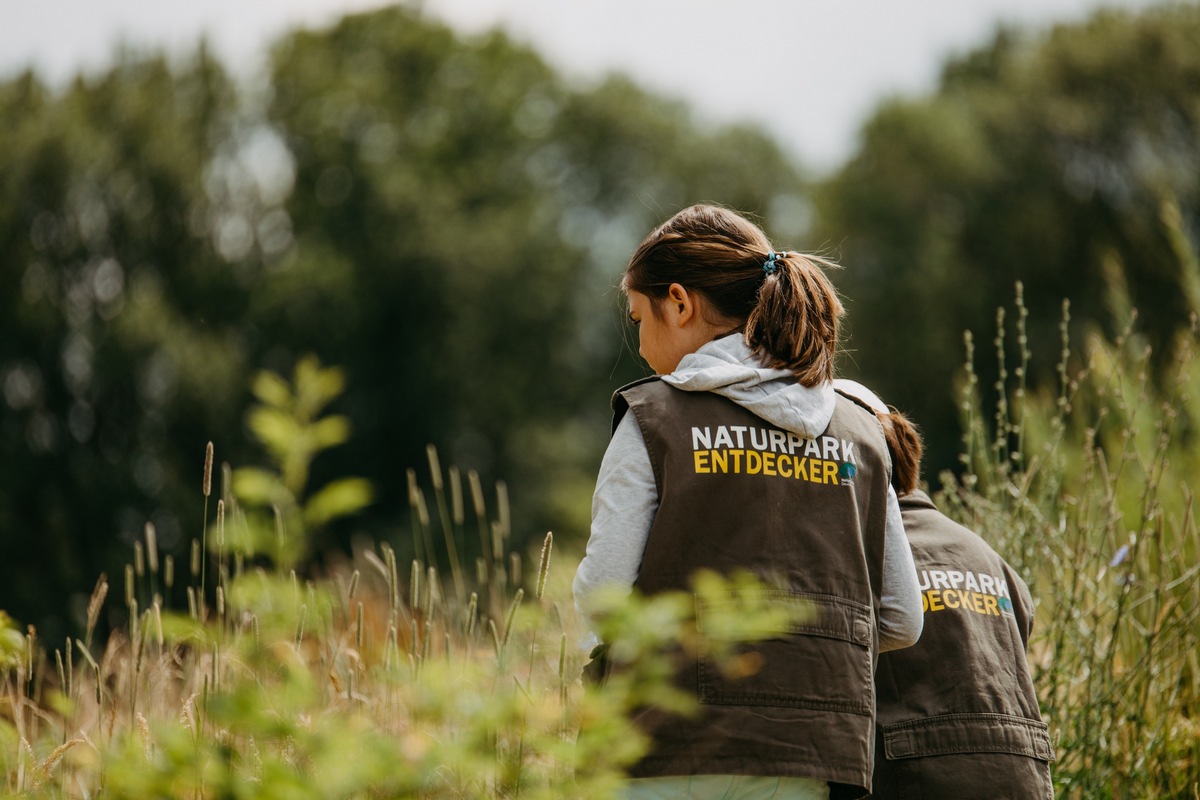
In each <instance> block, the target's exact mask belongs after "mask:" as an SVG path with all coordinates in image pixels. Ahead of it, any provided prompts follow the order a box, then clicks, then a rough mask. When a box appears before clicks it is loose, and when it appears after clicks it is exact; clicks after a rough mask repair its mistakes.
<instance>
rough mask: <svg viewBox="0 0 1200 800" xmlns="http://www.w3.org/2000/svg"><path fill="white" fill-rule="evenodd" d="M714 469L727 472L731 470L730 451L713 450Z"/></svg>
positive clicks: (714, 470)
mask: <svg viewBox="0 0 1200 800" xmlns="http://www.w3.org/2000/svg"><path fill="white" fill-rule="evenodd" d="M711 452H712V471H713V472H720V473H726V472H729V452H728V451H726V450H712V451H711Z"/></svg>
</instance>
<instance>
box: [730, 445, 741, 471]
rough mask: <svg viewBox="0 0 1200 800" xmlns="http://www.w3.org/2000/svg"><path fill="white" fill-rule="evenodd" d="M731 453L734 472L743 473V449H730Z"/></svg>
mask: <svg viewBox="0 0 1200 800" xmlns="http://www.w3.org/2000/svg"><path fill="white" fill-rule="evenodd" d="M729 454H730V455H731V456H733V474H734V475H740V474H741V473H742V451H741V450H730V451H729Z"/></svg>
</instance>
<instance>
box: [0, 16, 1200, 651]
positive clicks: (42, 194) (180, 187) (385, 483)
mask: <svg viewBox="0 0 1200 800" xmlns="http://www.w3.org/2000/svg"><path fill="white" fill-rule="evenodd" d="M1197 40H1200V9H1197V7H1196V6H1194V5H1180V6H1164V7H1162V8H1159V9H1151V10H1148V11H1146V12H1144V13H1141V14H1137V15H1132V14H1126V13H1117V12H1105V13H1101V14H1099V15H1097V16H1095V17H1094V18H1093V19H1091V20H1090V21H1088V22H1086V23H1083V24H1081V25H1075V26H1061V27H1058V28H1055V29H1054V30H1052V31H1050V32H1046V33H1030V32H1021V31H1011V30H1006V31H1000V32H998V33H997V34H996V36H995V38H994V40H993V41H992V42H991V43H989V44H988V45H986V46H984V47H982V48H979V49H978V50H976V51H974V52H970V53H965V54H962V55H960V56H957V57H955V58H954V59H952V60H951V61H950V62H948V63H947V64H946V66H945V68H944V73H943V79H942V82H941V85H940V87H939V88H938V90H937V91H936V92H935V93H934V94H932V95H931V96H929V97H924V98H902V99H897V100H894V101H891V102H889V103H887V104H885V105H883V106H882V107H881V108H879V109H878V110H877V111H876V112H875V113H874V114H873V115H872V117H871V118H870V119H869V120H867V121H866V123H865V125H864V127H863V132H862V141H861V144H860V146H859V148H858V151H857V152H856V154H855V155H854V156H853V157H852V158H851V159H850V161H849V162H848V163H847V164H846V165H844V166H843V167H842V168H840V169H839V170H837V171H836V172H834V173H833V174H832V175H829V176H825V177H823V178H822V179H820V180H814V179H813V178H812V176H809V175H807V174H806V173H805V171H804V170H803V168H802V166H801V165H798V164H796V163H794V161H793V160H792V159H791V158H789V157H788V156H787V155H786V154H785V153H784V151H783V150H782V149H781V147H780V146H779V144H778V143H776V142H774V141H772V140H771V139H769V138H768V137H767V136H766V135H765V134H764V133H762V132H761V131H758V130H755V129H752V128H749V127H729V128H721V129H713V128H707V127H704V126H702V125H700V124H698V123H697V122H696V121H695V120H694V119H693V118H692V117H691V116H690V114H689V111H688V109H687V108H686V107H685V106H683V105H682V104H680V103H677V102H674V101H671V100H669V99H665V98H662V97H656V96H653V95H650V94H647V93H646V92H644V91H643V90H641V89H640V88H639V87H638V86H636V85H635V84H633V83H631V82H630V81H629V80H628V79H626V78H623V77H620V76H612V77H610V78H608V79H605V80H603V81H601V82H599V83H597V84H594V85H578V84H572V83H570V82H569V81H567V80H565V79H564V78H563V77H562V76H560V75H558V74H557V73H556V72H555V71H554V70H552V69H551V68H550V67H549V66H547V64H546V63H545V62H544V61H543V60H542V59H541V58H539V57H538V55H537V54H536V53H533V52H531V51H530V50H528V49H527V48H525V47H523V46H520V45H517V44H515V43H514V42H512V41H511V40H509V39H508V38H507V37H506V36H505V35H503V34H501V33H487V34H483V35H479V36H461V35H458V34H455V33H454V32H452V31H451V30H449V29H448V28H446V27H444V26H442V25H441V24H439V23H436V22H433V21H431V20H429V19H427V18H425V17H423V16H422V15H421V14H420V13H419V12H417V11H414V10H411V9H408V8H404V7H398V8H392V9H386V10H382V11H378V12H373V13H370V14H362V15H355V16H350V17H347V18H345V19H343V20H342V21H340V22H338V23H337V24H336V25H334V26H332V27H330V28H328V29H326V30H320V31H297V32H294V33H292V34H289V35H287V36H285V37H283V38H282V39H281V40H279V41H278V42H276V43H275V45H274V47H273V50H272V54H271V61H270V68H269V70H268V73H267V74H266V75H265V76H263V77H262V78H261V79H260V80H256V81H240V80H235V79H234V78H232V77H231V76H230V75H229V74H228V73H227V72H226V71H225V69H224V68H223V67H222V65H221V64H219V63H218V62H217V61H216V60H214V59H213V58H212V56H211V55H210V54H208V53H207V52H206V51H205V50H204V48H203V47H200V48H198V49H197V51H196V52H195V53H193V54H192V55H190V56H189V57H187V58H185V59H183V60H180V61H171V60H169V59H168V58H167V57H166V56H155V55H149V56H133V55H124V56H121V57H120V58H119V59H118V60H117V61H116V62H115V63H114V64H113V65H112V66H111V67H110V68H108V69H107V70H105V71H103V72H99V73H95V74H88V75H81V76H80V77H79V78H78V79H76V80H75V81H73V82H72V83H71V84H70V85H68V86H65V87H52V86H48V85H46V84H45V83H44V82H43V81H42V80H41V79H40V78H39V77H38V76H37V75H36V74H24V75H20V76H16V77H14V78H11V79H9V80H7V81H6V82H4V83H3V84H0V114H2V116H3V118H4V119H5V120H8V121H11V122H10V124H7V125H5V126H3V127H0V539H2V542H3V544H2V546H3V552H4V560H3V573H2V574H3V578H4V580H3V584H2V585H3V586H4V590H3V592H2V593H0V608H4V609H6V610H7V611H8V612H10V613H11V614H12V615H13V616H14V617H15V618H16V619H18V620H21V621H22V622H32V623H35V624H37V625H38V627H39V630H40V631H41V632H42V635H43V638H44V639H45V640H48V641H50V640H53V641H59V640H61V639H62V637H63V636H64V635H66V634H68V633H74V632H76V631H77V630H78V629H80V628H81V627H82V626H83V620H84V612H85V608H86V603H87V596H86V594H85V592H86V590H87V588H88V587H90V586H92V585H93V583H94V581H95V577H96V574H97V573H98V572H100V571H106V572H108V573H109V574H112V575H116V574H118V573H119V572H120V571H121V569H122V568H123V565H124V563H125V562H126V561H127V560H128V553H129V548H130V547H131V546H132V544H133V542H135V541H137V540H139V539H140V537H141V535H142V530H143V525H144V523H145V522H146V521H147V520H149V521H152V522H153V523H154V524H155V527H156V530H157V535H158V543H159V546H160V547H161V548H162V549H163V551H164V552H167V553H173V554H174V555H175V557H176V559H177V560H178V561H179V563H180V564H182V563H184V562H185V561H186V559H187V556H188V552H189V547H190V543H191V540H193V539H198V538H200V537H201V535H202V531H203V528H202V518H203V517H202V513H203V512H202V508H201V502H202V501H201V499H200V498H199V497H198V494H197V492H196V491H195V488H196V485H197V483H198V482H199V475H200V470H201V458H202V455H201V454H202V453H203V451H204V445H205V442H206V441H208V440H210V439H212V440H215V441H216V444H217V450H218V452H219V453H220V454H221V457H222V460H223V461H227V462H228V463H230V464H231V465H233V466H235V467H241V466H248V465H252V464H254V463H259V461H260V456H259V454H258V452H257V451H256V450H255V449H254V447H253V446H252V445H251V444H249V443H248V437H247V436H246V429H245V416H244V414H245V409H246V407H247V406H248V405H249V404H250V402H251V396H250V394H249V393H248V391H247V389H246V387H248V386H250V385H251V380H250V378H251V375H252V374H254V373H255V372H256V371H257V370H258V369H260V368H266V369H270V370H273V371H275V372H278V373H281V374H291V373H292V371H293V368H294V367H295V365H296V364H297V363H298V362H299V361H301V359H302V358H303V357H304V356H305V355H306V354H310V353H311V354H314V355H315V356H317V357H318V358H319V359H320V361H321V362H323V363H326V364H337V365H339V366H340V367H342V368H344V370H345V376H346V378H347V380H348V383H349V385H350V386H351V387H352V390H351V391H350V392H348V393H347V394H346V395H345V396H344V397H342V398H340V399H338V400H336V401H335V404H334V408H333V409H332V411H333V412H335V413H336V414H338V415H341V416H344V418H345V419H346V421H347V424H348V425H349V426H350V427H352V428H353V430H354V431H355V435H354V436H353V437H352V438H350V439H348V440H346V441H345V443H344V444H340V445H339V446H337V447H331V448H330V449H328V450H326V451H324V452H322V453H321V455H320V457H319V458H317V459H316V460H315V461H314V463H313V466H312V475H311V476H310V477H311V480H312V485H314V486H322V485H325V484H328V483H329V481H330V479H331V478H333V477H335V476H338V477H340V476H345V475H358V476H361V477H363V478H365V479H366V480H368V481H369V482H370V483H371V484H372V485H373V486H374V489H375V494H374V500H373V502H372V504H371V505H369V506H368V507H366V508H365V509H364V510H363V511H362V512H361V513H360V514H359V515H358V516H357V517H356V518H354V519H345V518H340V519H336V520H333V521H332V523H331V524H329V525H327V526H323V527H321V528H319V530H318V532H317V536H316V538H315V540H313V541H312V542H311V550H310V554H311V556H312V558H315V559H317V560H318V561H319V560H320V559H321V558H323V557H324V555H325V554H326V553H328V552H330V551H331V550H333V551H337V550H339V549H341V550H344V549H347V548H348V546H349V544H350V540H351V538H352V537H353V536H355V535H359V534H361V535H363V536H367V537H371V538H373V539H376V540H379V541H387V542H391V543H393V544H394V546H395V547H396V548H397V549H398V550H399V551H400V552H401V561H402V563H403V562H404V559H405V558H406V556H407V555H410V554H411V553H409V552H408V550H409V549H411V544H410V543H411V542H412V536H411V532H410V524H409V520H410V514H409V508H408V499H409V493H408V490H407V485H406V470H407V469H408V468H409V467H412V466H414V465H419V464H422V463H423V462H424V460H425V447H426V445H427V444H429V443H434V444H436V445H437V446H438V447H439V448H440V450H441V451H442V452H443V454H444V455H445V457H446V459H447V462H448V463H455V464H458V465H461V466H462V467H463V468H464V469H473V470H477V471H478V472H479V473H480V474H481V475H482V476H483V477H484V482H485V483H489V484H490V481H492V480H493V479H496V478H502V479H504V480H506V481H507V482H508V483H509V484H510V486H511V488H512V492H511V496H512V497H513V503H514V505H513V508H512V519H513V520H514V523H513V525H512V532H513V536H514V537H515V540H516V541H515V542H514V546H515V547H517V548H518V549H519V547H520V546H521V544H522V543H523V542H524V541H525V540H526V539H528V538H530V537H533V538H535V539H537V538H540V536H541V535H542V534H543V533H544V531H545V530H547V529H553V530H555V531H556V533H557V535H558V537H559V542H560V543H563V544H564V545H566V546H568V547H569V546H570V543H571V542H572V541H574V542H576V543H578V542H580V541H581V540H582V538H583V537H584V536H585V535H586V519H587V513H588V498H589V495H590V490H591V483H592V479H593V477H594V474H595V468H596V466H597V464H598V460H599V456H600V453H601V452H602V449H603V445H604V442H605V439H606V436H607V433H608V410H607V402H606V400H607V397H608V396H609V393H610V392H611V390H612V389H614V388H615V387H616V386H618V385H620V384H621V383H623V382H625V381H627V380H629V379H631V378H634V377H638V376H640V375H642V374H644V367H643V366H642V365H641V364H640V363H638V359H637V358H636V354H635V353H634V352H633V351H632V349H631V348H629V347H628V346H627V345H628V340H629V335H628V333H627V332H626V331H625V328H624V323H623V317H624V313H623V310H622V309H621V307H620V299H619V296H618V293H617V292H616V290H615V289H614V286H615V283H616V281H617V279H618V276H619V274H620V270H621V268H622V266H623V264H624V260H625V258H626V257H627V256H628V254H629V252H630V251H631V250H632V248H633V246H634V245H635V244H636V242H637V241H638V240H639V239H640V237H641V236H642V235H643V234H644V233H645V232H646V231H647V230H649V229H650V228H651V227H652V226H653V225H654V224H656V223H657V222H658V221H660V220H661V219H662V218H664V217H665V216H667V215H669V214H670V213H672V212H673V211H675V210H676V209H677V208H679V207H680V206H682V205H684V204H687V203H690V202H699V201H717V202H721V203H724V204H726V205H729V206H732V207H735V208H738V209H741V210H744V211H748V212H751V213H753V214H756V215H758V218H759V219H760V220H761V221H762V222H763V224H764V225H765V226H766V228H767V230H768V231H769V232H770V233H771V235H772V236H773V237H774V238H775V240H776V241H777V242H778V243H779V244H780V245H781V246H785V247H794V248H797V249H809V250H822V251H825V252H827V253H829V254H831V255H833V256H834V257H835V258H837V259H838V260H840V261H841V262H843V263H844V264H845V269H844V270H842V271H841V272H839V273H838V274H836V275H835V276H834V278H835V281H836V282H837V284H838V285H839V287H840V288H841V290H842V291H843V293H844V295H845V296H846V298H847V300H848V309H849V328H850V334H851V335H850V338H849V339H848V341H847V349H848V353H847V357H846V358H845V359H844V361H843V371H844V372H845V373H846V374H848V375H850V376H856V377H861V378H862V379H863V380H865V381H866V382H867V383H868V384H870V385H872V386H874V387H876V388H878V390H879V392H880V394H881V395H882V396H884V397H885V398H887V399H888V400H889V401H890V402H893V403H895V404H896V405H897V406H899V407H900V408H902V409H904V410H906V411H908V412H910V413H911V414H912V415H913V416H914V418H915V419H916V421H917V422H918V423H919V424H920V425H921V426H922V428H923V429H924V431H925V433H926V436H927V439H928V440H929V442H930V445H931V452H930V458H929V461H928V468H927V475H930V476H932V475H936V473H937V472H939V471H941V470H942V469H944V468H951V467H952V468H955V469H958V468H959V465H958V463H957V461H956V456H957V453H958V450H959V445H958V443H959V441H960V437H961V427H960V424H959V420H958V415H959V411H958V409H957V407H956V406H955V405H954V403H955V399H954V398H955V395H954V392H953V390H952V389H953V382H954V378H955V376H956V375H957V374H958V373H959V369H960V365H961V364H962V361H963V345H962V332H963V331H964V330H966V329H973V330H976V331H979V332H983V331H987V330H991V329H992V328H993V327H994V323H993V321H992V320H993V314H994V309H995V308H996V307H997V306H1000V305H1002V304H1004V303H1005V302H1006V301H1007V300H1008V299H1009V298H1010V297H1011V295H1012V290H1013V285H1014V282H1015V281H1016V280H1018V279H1020V280H1021V281H1022V282H1023V285H1024V289H1025V299H1026V305H1027V307H1028V309H1029V310H1030V318H1029V321H1028V336H1029V339H1030V340H1032V341H1033V342H1035V343H1042V344H1044V343H1046V342H1056V341H1057V338H1058V333H1057V327H1056V326H1057V324H1058V319H1059V313H1058V312H1059V307H1060V303H1061V300H1062V299H1063V298H1064V297H1070V298H1071V300H1072V303H1073V305H1072V309H1073V312H1072V320H1073V322H1072V324H1073V325H1075V326H1076V332H1077V333H1078V332H1082V331H1084V330H1087V329H1091V328H1093V327H1098V328H1099V329H1100V330H1103V331H1107V332H1108V333H1109V334H1112V333H1114V332H1115V331H1117V330H1119V329H1121V328H1122V327H1123V326H1124V325H1125V324H1126V322H1127V321H1128V319H1129V317H1130V316H1131V313H1132V312H1131V307H1132V306H1134V305H1136V306H1137V307H1138V308H1139V309H1140V310H1141V321H1142V325H1143V327H1144V329H1145V331H1146V333H1145V335H1146V336H1147V337H1148V340H1149V342H1150V343H1151V344H1153V345H1155V350H1154V352H1155V353H1159V354H1162V355H1161V358H1162V359H1167V360H1169V358H1170V354H1171V352H1172V348H1173V342H1174V341H1175V338H1174V335H1173V333H1174V331H1176V330H1177V329H1179V328H1181V327H1183V326H1185V325H1186V324H1187V319H1186V310H1187V308H1188V307H1189V305H1188V302H1189V299H1191V298H1195V297H1196V296H1197V295H1198V294H1200V292H1197V289H1196V287H1195V286H1194V285H1192V284H1190V283H1188V282H1187V280H1185V279H1184V278H1183V277H1181V276H1182V275H1183V274H1184V273H1183V272H1182V271H1181V269H1180V264H1181V255H1180V253H1182V252H1185V251H1186V248H1181V246H1180V243H1181V242H1183V243H1184V244H1186V243H1188V242H1195V241H1196V239H1197V228H1198V211H1197V209H1198V186H1197V181H1198V180H1200V178H1198V177H1197V176H1200V169H1198V167H1200V164H1198V162H1200V130H1198V126H1200V51H1198V50H1197V48H1195V47H1194V46H1193V43H1194V42H1195V41H1197ZM1124 289H1127V291H1124ZM1032 349H1033V351H1034V353H1035V357H1034V359H1033V360H1032V361H1031V362H1030V363H1029V364H1028V365H1027V368H1028V375H1027V376H1025V377H1026V379H1027V380H1028V382H1029V384H1030V385H1031V386H1040V385H1049V384H1051V383H1053V379H1054V377H1055V374H1054V371H1053V365H1054V358H1053V355H1054V353H1056V350H1054V349H1050V350H1047V349H1046V348H1045V347H1033V348H1032ZM1047 352H1049V353H1050V354H1051V355H1050V356H1043V355H1041V354H1045V353H1047ZM1149 369H1150V371H1151V374H1155V372H1156V371H1157V370H1159V369H1161V362H1160V363H1158V364H1152V365H1150V367H1149ZM979 370H980V385H981V386H982V389H983V392H984V394H988V393H992V394H993V395H994V393H995V389H994V388H993V383H994V379H995V378H996V377H998V374H997V373H996V372H995V370H996V367H995V366H994V365H991V364H988V363H987V362H984V361H981V366H980V367H979ZM219 472H220V470H219V468H218V473H219ZM478 554H479V552H478V551H477V550H469V551H468V552H466V553H462V554H460V556H461V557H462V559H463V562H464V563H465V564H467V565H470V564H471V563H472V561H473V559H474V557H475V556H476V555H478ZM301 566H302V568H305V567H308V568H312V560H311V559H309V560H307V561H306V562H305V563H304V564H302V565H301ZM176 603H177V605H178V604H181V603H182V599H181V598H176ZM64 608H65V609H69V612H68V613H67V614H66V615H64V614H63V609H64ZM115 621H116V619H114V622H115ZM101 625H102V627H103V621H102V623H101Z"/></svg>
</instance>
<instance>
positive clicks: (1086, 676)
mask: <svg viewBox="0 0 1200 800" xmlns="http://www.w3.org/2000/svg"><path fill="white" fill-rule="evenodd" d="M1112 291H1115V292H1117V294H1118V295H1120V287H1119V286H1118V287H1116V288H1115V289H1112ZM1026 313H1027V312H1026V310H1025V308H1024V305H1023V301H1022V295H1021V289H1020V286H1019V285H1018V287H1017V324H1016V329H1015V333H1016V345H1017V358H1016V366H1015V367H1014V368H1013V371H1012V374H1011V375H1010V374H1009V372H1008V365H1007V364H1006V354H1007V352H1006V351H1007V347H1006V345H1007V341H1006V334H1005V330H1004V315H1003V312H1002V313H1001V315H1000V317H999V319H998V328H999V333H998V334H997V338H996V342H995V343H996V351H997V356H998V359H999V361H1000V368H999V375H1000V378H999V380H998V381H997V385H996V390H997V393H996V395H997V397H998V401H997V403H996V407H995V409H994V413H993V414H991V415H987V416H985V415H984V414H983V412H982V404H981V402H980V392H979V387H978V385H977V382H976V380H975V378H974V371H973V369H971V367H970V362H969V363H968V371H967V380H966V381H965V386H964V399H963V410H964V419H965V421H966V424H965V429H966V434H965V437H964V444H965V447H964V451H965V452H964V465H965V466H966V468H967V470H966V472H965V474H964V475H963V476H962V478H961V479H960V480H957V481H956V480H954V479H953V478H952V477H950V476H944V477H943V481H944V489H943V492H942V494H941V502H942V504H943V505H944V506H945V507H946V508H947V509H948V511H949V513H951V514H952V515H953V516H956V517H957V518H959V519H960V520H961V521H963V522H964V523H965V524H967V525H968V526H970V527H972V528H973V529H975V530H977V531H979V532H980V533H981V535H983V536H984V538H986V539H988V540H989V541H990V542H992V543H993V545H994V546H995V547H996V548H997V549H998V550H999V551H1000V552H1001V553H1003V554H1004V555H1005V556H1006V557H1007V558H1008V559H1009V560H1010V561H1011V562H1012V563H1013V564H1014V566H1015V567H1016V568H1017V569H1018V571H1019V572H1021V573H1022V574H1023V575H1024V576H1025V577H1026V579H1027V580H1028V582H1029V584H1030V588H1031V590H1032V592H1033V594H1034V597H1035V598H1036V600H1037V603H1038V610H1037V625H1036V628H1035V632H1034V637H1033V641H1032V642H1031V655H1032V664H1033V668H1034V671H1035V681H1036V684H1037V688H1038V692H1039V697H1040V700H1041V704H1042V710H1043V714H1044V716H1045V717H1046V719H1047V722H1048V723H1049V725H1050V728H1051V732H1052V735H1053V736H1054V737H1055V739H1056V745H1057V750H1058V754H1059V755H1058V761H1057V763H1056V764H1055V767H1054V777H1055V783H1056V785H1057V788H1058V791H1059V794H1060V796H1063V797H1079V798H1089V800H1090V799H1091V798H1103V797H1113V798H1125V797H1150V796H1153V797H1164V798H1191V797H1193V796H1194V793H1195V792H1196V790H1197V785H1198V783H1200V726H1198V725H1197V723H1196V721H1195V720H1196V719H1197V718H1198V717H1197V714H1198V712H1200V664H1198V662H1197V659H1198V655H1197V654H1198V653H1200V565H1198V564H1197V554H1198V552H1200V547H1198V545H1200V531H1198V530H1197V525H1196V520H1195V516H1194V514H1195V502H1194V501H1195V495H1194V489H1193V487H1194V485H1195V476H1196V475H1197V474H1198V472H1200V440H1198V439H1197V436H1196V432H1197V422H1200V409H1197V408H1196V407H1195V406H1194V404H1193V402H1194V398H1196V397H1198V396H1200V374H1197V372H1196V370H1195V367H1196V365H1197V353H1196V345H1197V343H1198V341H1200V340H1198V339H1197V330H1196V327H1195V324H1194V323H1193V325H1192V327H1191V328H1189V329H1186V330H1185V331H1183V332H1182V333H1181V334H1180V335H1179V340H1178V342H1177V343H1176V345H1175V347H1174V361H1173V362H1172V363H1171V364H1170V365H1169V367H1168V368H1167V369H1166V370H1165V371H1164V372H1163V379H1162V380H1161V381H1160V382H1158V383H1156V382H1154V381H1153V380H1152V379H1151V378H1150V375H1151V374H1152V369H1151V364H1150V358H1151V352H1150V349H1149V347H1148V346H1146V344H1145V342H1144V341H1143V340H1142V339H1141V337H1140V336H1139V335H1138V334H1137V333H1136V331H1135V329H1133V328H1132V327H1131V328H1130V329H1129V331H1128V332H1127V334H1126V335H1125V336H1123V337H1122V338H1121V339H1120V340H1118V341H1117V342H1112V343H1110V342H1107V341H1106V340H1104V339H1103V337H1101V336H1099V335H1097V334H1093V335H1091V336H1090V337H1089V338H1088V340H1087V342H1086V345H1085V348H1084V358H1083V365H1082V366H1071V361H1070V358H1069V357H1070V355H1071V353H1070V347H1069V343H1068V340H1067V336H1066V330H1067V327H1066V314H1067V307H1066V306H1065V305H1064V322H1063V326H1062V331H1063V333H1062V359H1061V363H1060V366H1059V375H1060V385H1059V388H1058V391H1057V392H1048V391H1039V392H1033V391H1029V390H1028V389H1027V387H1026V385H1025V377H1026V376H1025V374H1024V369H1025V366H1026V364H1027V363H1028V360H1029V355H1028V351H1027V348H1028V342H1027V340H1026V338H1025V330H1024V324H1023V323H1024V319H1025V317H1026ZM1129 319H1130V325H1131V326H1132V325H1133V323H1134V321H1135V320H1136V314H1135V313H1132V312H1131V314H1130V317H1129ZM968 348H970V339H969V338H968Z"/></svg>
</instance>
